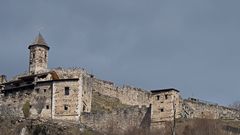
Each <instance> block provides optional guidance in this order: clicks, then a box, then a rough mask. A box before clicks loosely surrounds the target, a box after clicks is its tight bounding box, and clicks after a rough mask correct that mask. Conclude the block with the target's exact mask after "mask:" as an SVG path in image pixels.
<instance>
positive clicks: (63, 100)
mask: <svg viewBox="0 0 240 135" xmlns="http://www.w3.org/2000/svg"><path fill="white" fill-rule="evenodd" d="M81 96H82V89H80V82H79V81H78V80H64V81H59V82H58V81H57V82H53V102H52V104H53V108H52V111H53V112H52V117H53V119H62V120H79V116H80V112H81V108H82V104H81V102H82V100H81V99H82V98H81Z"/></svg>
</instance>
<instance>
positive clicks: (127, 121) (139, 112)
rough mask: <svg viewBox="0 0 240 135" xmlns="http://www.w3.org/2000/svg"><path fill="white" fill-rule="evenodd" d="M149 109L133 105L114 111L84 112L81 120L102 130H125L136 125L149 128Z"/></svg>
mask: <svg viewBox="0 0 240 135" xmlns="http://www.w3.org/2000/svg"><path fill="white" fill-rule="evenodd" d="M149 109H150V108H147V107H142V108H139V107H138V106H132V107H128V108H125V109H120V110H115V111H112V112H96V113H83V114H82V115H81V122H82V123H83V124H85V125H86V126H88V127H91V128H93V129H95V130H97V131H102V132H123V131H126V130H128V129H131V128H134V127H137V128H138V127H141V128H149V125H150V124H149V123H150V117H151V116H150V115H151V113H150V111H149Z"/></svg>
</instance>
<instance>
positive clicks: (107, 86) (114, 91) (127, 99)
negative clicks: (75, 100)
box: [92, 79, 151, 106]
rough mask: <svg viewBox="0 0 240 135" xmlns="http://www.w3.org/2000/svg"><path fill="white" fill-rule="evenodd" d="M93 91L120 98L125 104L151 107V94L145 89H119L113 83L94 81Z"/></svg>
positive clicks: (124, 87) (128, 87) (125, 87)
mask: <svg viewBox="0 0 240 135" xmlns="http://www.w3.org/2000/svg"><path fill="white" fill-rule="evenodd" d="M92 87H93V91H96V92H98V93H100V94H103V95H107V96H110V97H114V98H118V99H119V100H120V101H121V102H122V103H123V104H126V105H138V106H149V105H150V100H151V99H150V97H151V94H150V92H147V91H144V90H143V89H139V88H133V87H130V86H123V87H117V86H115V85H114V83H112V82H108V81H103V80H99V79H93V83H92Z"/></svg>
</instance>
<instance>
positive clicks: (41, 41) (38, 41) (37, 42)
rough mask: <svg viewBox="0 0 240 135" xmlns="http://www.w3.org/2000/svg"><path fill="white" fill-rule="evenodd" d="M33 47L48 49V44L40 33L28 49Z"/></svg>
mask: <svg viewBox="0 0 240 135" xmlns="http://www.w3.org/2000/svg"><path fill="white" fill-rule="evenodd" d="M34 45H39V46H45V47H47V48H48V49H49V47H48V44H47V43H46V42H45V40H44V38H43V36H42V35H41V33H38V35H37V37H36V38H35V40H34V41H33V43H32V44H31V45H30V46H29V47H28V48H30V47H31V46H34Z"/></svg>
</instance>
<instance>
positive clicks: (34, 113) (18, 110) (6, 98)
mask: <svg viewBox="0 0 240 135" xmlns="http://www.w3.org/2000/svg"><path fill="white" fill-rule="evenodd" d="M45 89H46V91H45ZM49 95H51V89H50V86H49V85H48V84H47V85H44V86H43V85H41V86H40V85H39V86H38V87H37V89H33V88H25V89H20V90H17V91H11V92H10V91H9V92H6V93H5V94H4V95H3V96H2V99H1V100H2V101H3V102H2V105H1V108H3V109H5V110H2V111H3V112H2V113H6V112H4V111H9V112H11V113H14V114H15V115H16V116H19V117H23V116H24V115H23V111H22V108H23V105H24V104H25V103H26V102H27V101H29V103H30V113H31V115H30V117H32V118H34V117H39V116H42V117H43V118H49V117H50V114H51V113H50V112H49V111H50V107H51V104H50V103H51V96H49ZM39 97H42V98H39ZM46 104H49V109H46Z"/></svg>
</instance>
